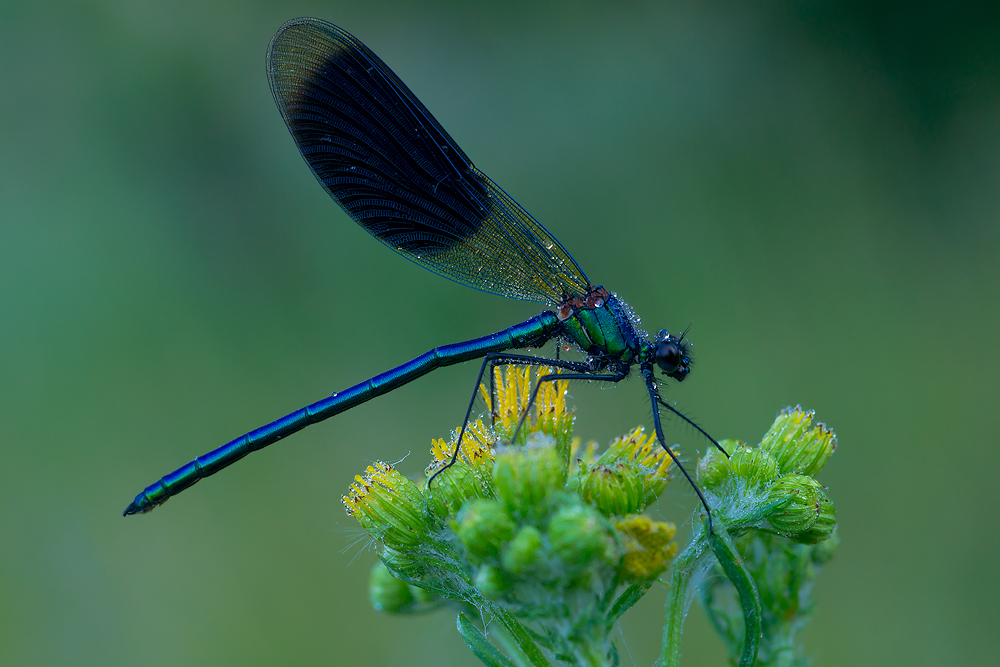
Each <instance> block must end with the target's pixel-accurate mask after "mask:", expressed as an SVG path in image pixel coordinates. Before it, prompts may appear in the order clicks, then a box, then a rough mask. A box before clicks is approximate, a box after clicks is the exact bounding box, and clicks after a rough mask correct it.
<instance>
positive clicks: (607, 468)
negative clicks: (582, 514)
mask: <svg viewBox="0 0 1000 667" xmlns="http://www.w3.org/2000/svg"><path fill="white" fill-rule="evenodd" d="M642 482H643V475H642V473H641V472H640V471H638V470H636V469H635V467H634V466H632V465H629V464H626V463H622V462H621V461H619V462H617V463H614V464H612V465H595V466H593V467H592V468H590V469H589V470H587V471H585V472H583V473H582V474H581V475H580V476H579V477H578V478H575V479H574V484H573V486H575V487H576V491H577V493H579V494H580V497H581V498H583V499H584V501H586V502H587V503H589V504H591V505H593V506H594V507H596V508H597V509H598V510H600V512H601V513H602V514H604V516H612V515H618V516H623V515H625V514H633V513H634V512H639V511H641V510H643V509H645V504H644V503H643V484H642Z"/></svg>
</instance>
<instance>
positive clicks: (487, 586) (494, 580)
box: [474, 565, 510, 600]
mask: <svg viewBox="0 0 1000 667" xmlns="http://www.w3.org/2000/svg"><path fill="white" fill-rule="evenodd" d="M474 583H475V586H476V588H478V589H479V591H480V592H481V593H482V594H483V595H484V596H485V597H487V598H488V599H490V600H497V599H499V598H500V597H501V596H502V595H503V593H504V591H506V590H507V589H508V588H510V585H509V584H508V582H507V581H506V579H505V577H504V573H503V570H501V569H500V568H499V567H497V566H495V565H483V566H482V567H480V568H479V569H478V570H477V571H476V578H475V582H474Z"/></svg>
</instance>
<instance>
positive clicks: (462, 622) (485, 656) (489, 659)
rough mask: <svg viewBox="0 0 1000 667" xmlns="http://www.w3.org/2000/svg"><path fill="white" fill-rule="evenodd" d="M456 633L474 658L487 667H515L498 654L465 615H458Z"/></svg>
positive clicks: (505, 657)
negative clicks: (463, 640) (473, 654)
mask: <svg viewBox="0 0 1000 667" xmlns="http://www.w3.org/2000/svg"><path fill="white" fill-rule="evenodd" d="M458 632H459V634H461V635H462V638H463V639H465V643H466V644H467V645H468V647H469V648H470V649H472V652H473V653H475V654H476V657H477V658H479V659H480V660H482V661H483V664H484V665H486V666H487V667H516V666H515V665H514V663H513V662H511V661H510V659H509V658H508V657H507V656H505V655H504V654H503V653H501V652H500V649H498V648H497V647H496V646H494V645H493V644H491V643H490V641H489V640H488V639H486V637H485V635H483V633H481V632H480V631H479V628H477V627H476V626H474V625H473V624H472V622H471V621H469V619H467V618H466V617H465V614H459V615H458Z"/></svg>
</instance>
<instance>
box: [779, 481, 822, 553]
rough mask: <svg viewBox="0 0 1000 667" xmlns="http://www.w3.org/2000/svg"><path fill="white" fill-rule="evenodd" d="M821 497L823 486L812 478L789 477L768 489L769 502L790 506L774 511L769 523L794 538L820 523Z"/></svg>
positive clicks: (783, 533)
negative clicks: (818, 521) (783, 503)
mask: <svg viewBox="0 0 1000 667" xmlns="http://www.w3.org/2000/svg"><path fill="white" fill-rule="evenodd" d="M821 496H822V491H821V487H820V485H819V483H818V482H817V481H816V480H814V479H813V478H812V477H807V476H806V475H797V474H791V475H785V476H784V477H782V478H781V479H779V480H778V481H777V482H775V483H774V485H773V486H772V487H771V488H770V489H769V490H768V492H767V501H768V502H769V503H779V502H782V501H786V504H785V505H784V506H782V507H780V508H779V509H777V510H775V511H773V512H771V513H770V514H769V515H768V517H767V520H768V521H769V522H770V523H771V527H772V528H774V529H775V530H776V531H777V532H779V533H781V534H782V535H785V536H787V537H793V538H794V537H795V536H796V535H798V534H799V533H802V532H803V531H806V530H808V529H809V528H812V526H813V525H814V524H815V523H816V521H817V520H818V518H819V511H820V497H821Z"/></svg>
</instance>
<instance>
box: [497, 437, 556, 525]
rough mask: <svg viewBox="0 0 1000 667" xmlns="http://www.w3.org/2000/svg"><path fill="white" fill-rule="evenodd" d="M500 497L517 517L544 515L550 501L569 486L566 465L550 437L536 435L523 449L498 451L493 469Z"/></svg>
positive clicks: (506, 448) (508, 509) (511, 448)
mask: <svg viewBox="0 0 1000 667" xmlns="http://www.w3.org/2000/svg"><path fill="white" fill-rule="evenodd" d="M493 480H494V482H495V483H496V489H497V497H498V498H499V499H500V501H501V502H503V504H504V507H506V508H507V511H508V512H510V513H511V514H512V515H514V516H528V515H532V514H538V513H541V512H544V511H545V509H546V499H547V498H548V496H549V494H550V493H552V492H553V491H555V490H559V489H562V488H563V487H564V486H565V485H566V463H565V461H564V460H563V458H562V457H561V456H560V455H559V452H558V451H556V448H555V447H554V446H553V443H552V439H551V438H549V437H547V436H533V437H532V439H531V441H530V442H529V443H528V444H527V445H525V446H523V447H505V448H503V449H501V450H499V451H498V452H497V460H496V464H495V465H494V466H493Z"/></svg>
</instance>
